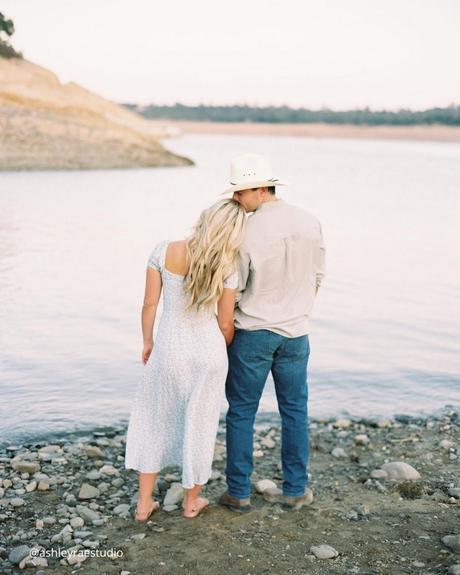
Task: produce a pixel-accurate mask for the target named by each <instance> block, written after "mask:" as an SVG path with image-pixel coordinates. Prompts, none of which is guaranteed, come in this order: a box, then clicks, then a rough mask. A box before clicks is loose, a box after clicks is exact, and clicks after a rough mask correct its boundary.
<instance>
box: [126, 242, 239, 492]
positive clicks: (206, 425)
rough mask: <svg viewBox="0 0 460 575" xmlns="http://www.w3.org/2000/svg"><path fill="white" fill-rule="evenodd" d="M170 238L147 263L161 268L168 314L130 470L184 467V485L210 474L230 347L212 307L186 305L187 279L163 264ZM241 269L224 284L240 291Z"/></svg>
mask: <svg viewBox="0 0 460 575" xmlns="http://www.w3.org/2000/svg"><path fill="white" fill-rule="evenodd" d="M168 243H169V242H168V241H163V242H161V243H159V244H158V245H157V246H155V248H154V250H153V252H152V253H151V255H150V257H149V260H148V266H149V267H152V268H154V269H156V270H158V271H159V272H160V273H161V277H162V282H163V315H162V317H161V320H160V324H159V328H158V333H157V335H156V338H155V340H154V346H153V351H152V353H151V355H150V358H149V360H148V362H147V363H146V365H145V366H144V373H143V378H142V381H141V382H140V384H139V387H138V390H137V394H136V396H135V399H134V403H133V406H132V410H131V416H130V420H129V426H128V434H127V440H126V455H125V467H126V468H127V469H136V470H137V471H141V472H144V473H153V472H158V471H161V470H162V469H163V468H164V467H167V466H169V465H181V466H182V485H183V487H184V488H186V489H189V488H191V487H193V486H194V485H196V484H200V485H203V484H205V483H206V482H207V481H208V479H209V477H210V475H211V467H212V460H213V454H214V444H215V440H216V434H217V428H218V425H219V415H220V410H221V407H222V402H223V398H224V390H225V379H226V377H227V370H228V359H227V347H226V344H225V339H224V336H223V334H222V332H221V331H220V329H219V326H218V323H217V317H216V315H215V313H214V312H213V311H209V310H203V311H199V312H197V311H190V310H186V306H185V302H186V300H185V291H184V287H183V280H184V277H183V276H181V275H178V274H174V273H172V272H170V271H168V270H167V269H166V268H165V256H166V249H167V246H168ZM237 283H238V275H237V272H235V273H233V274H232V275H231V276H229V277H228V278H227V279H226V280H225V283H224V287H226V288H232V289H235V288H236V287H237Z"/></svg>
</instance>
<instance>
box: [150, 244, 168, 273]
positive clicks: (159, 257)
mask: <svg viewBox="0 0 460 575" xmlns="http://www.w3.org/2000/svg"><path fill="white" fill-rule="evenodd" d="M165 243H166V242H160V243H159V244H157V245H156V246H155V247H154V248H153V250H152V252H151V253H150V255H149V259H148V260H147V267H149V268H153V269H155V270H157V271H159V272H161V271H163V252H164V247H165Z"/></svg>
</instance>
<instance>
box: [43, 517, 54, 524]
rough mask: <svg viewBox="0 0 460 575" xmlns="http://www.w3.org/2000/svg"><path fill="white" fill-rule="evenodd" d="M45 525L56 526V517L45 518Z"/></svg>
mask: <svg viewBox="0 0 460 575" xmlns="http://www.w3.org/2000/svg"><path fill="white" fill-rule="evenodd" d="M43 523H44V524H45V525H54V524H55V523H56V518H55V517H49V516H48V517H44V518H43Z"/></svg>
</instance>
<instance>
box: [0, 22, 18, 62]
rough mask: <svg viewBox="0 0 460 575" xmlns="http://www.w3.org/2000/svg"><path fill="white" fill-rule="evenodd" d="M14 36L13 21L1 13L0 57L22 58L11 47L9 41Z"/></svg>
mask: <svg viewBox="0 0 460 575" xmlns="http://www.w3.org/2000/svg"><path fill="white" fill-rule="evenodd" d="M13 34H14V23H13V20H8V19H7V18H6V17H5V16H4V15H3V14H2V13H1V12H0V56H2V57H3V58H22V54H21V53H20V52H16V50H15V49H14V48H13V46H11V44H10V43H9V41H8V39H9V38H10V37H11V36H12V35H13Z"/></svg>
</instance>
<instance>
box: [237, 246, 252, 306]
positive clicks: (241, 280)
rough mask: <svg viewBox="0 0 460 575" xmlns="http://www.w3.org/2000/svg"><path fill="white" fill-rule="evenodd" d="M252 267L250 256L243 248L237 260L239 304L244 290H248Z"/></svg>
mask: <svg viewBox="0 0 460 575" xmlns="http://www.w3.org/2000/svg"><path fill="white" fill-rule="evenodd" d="M250 267H251V260H250V258H249V254H248V253H247V252H246V250H245V249H244V248H241V250H240V253H239V254H238V260H237V269H238V290H237V292H236V303H237V304H238V302H239V301H240V299H241V296H242V295H243V292H244V290H245V289H246V286H247V283H248V278H249V270H250Z"/></svg>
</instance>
